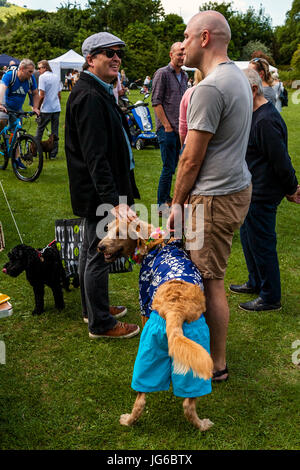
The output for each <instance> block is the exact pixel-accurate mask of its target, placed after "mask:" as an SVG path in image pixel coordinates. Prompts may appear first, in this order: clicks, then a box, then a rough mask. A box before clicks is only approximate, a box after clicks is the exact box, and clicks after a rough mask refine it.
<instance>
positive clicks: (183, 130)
mask: <svg viewBox="0 0 300 470" xmlns="http://www.w3.org/2000/svg"><path fill="white" fill-rule="evenodd" d="M194 89H195V86H193V87H191V88H188V89H187V90H186V92H185V93H184V95H183V97H182V98H181V102H180V108H179V135H182V136H184V139H185V138H186V135H187V131H188V127H187V120H186V115H187V108H188V104H189V101H190V97H191V94H192V92H193V91H194Z"/></svg>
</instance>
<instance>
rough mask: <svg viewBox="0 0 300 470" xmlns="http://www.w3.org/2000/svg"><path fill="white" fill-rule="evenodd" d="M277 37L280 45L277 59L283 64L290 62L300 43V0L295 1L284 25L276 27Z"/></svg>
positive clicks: (277, 42)
mask: <svg viewBox="0 0 300 470" xmlns="http://www.w3.org/2000/svg"><path fill="white" fill-rule="evenodd" d="M275 38H276V44H277V46H278V51H277V54H276V59H278V60H279V61H280V63H281V64H289V63H290V62H291V59H292V56H293V53H294V52H295V51H296V50H297V47H298V44H299V43H300V0H294V1H293V3H292V8H291V9H290V10H289V11H288V12H287V14H286V20H285V24H284V26H279V27H278V28H276V31H275Z"/></svg>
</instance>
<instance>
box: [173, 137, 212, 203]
mask: <svg viewBox="0 0 300 470" xmlns="http://www.w3.org/2000/svg"><path fill="white" fill-rule="evenodd" d="M212 136H213V134H211V133H210V132H203V131H196V130H190V131H189V132H188V137H187V141H186V146H185V148H184V151H183V153H182V155H181V157H180V160H179V165H178V172H177V177H176V184H175V190H174V196H173V204H179V205H183V204H184V202H185V200H186V198H187V196H188V195H189V193H190V191H191V189H192V188H193V186H194V184H195V181H196V179H197V176H198V174H199V171H200V168H201V165H202V163H203V160H204V158H205V155H206V150H207V146H208V143H209V141H210V139H211V138H212Z"/></svg>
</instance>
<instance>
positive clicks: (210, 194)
mask: <svg viewBox="0 0 300 470" xmlns="http://www.w3.org/2000/svg"><path fill="white" fill-rule="evenodd" d="M184 36H185V40H184V42H183V43H182V46H183V51H184V54H185V59H184V64H185V65H187V66H188V67H196V68H198V69H200V70H201V72H202V74H203V76H204V79H203V80H202V81H201V82H200V83H199V84H198V85H197V87H196V88H195V91H194V92H193V94H192V96H191V100H190V103H189V107H188V114H187V120H188V135H187V140H186V146H185V149H184V151H183V153H182V155H181V157H180V163H179V167H178V173H177V179H176V184H175V191H174V196H173V204H174V205H173V206H172V209H171V215H170V217H169V220H168V226H169V227H170V228H176V227H174V225H175V223H174V221H175V220H176V221H177V220H179V219H178V217H180V216H181V212H182V207H183V205H184V202H185V201H186V199H187V198H189V204H190V207H191V210H190V211H189V220H188V222H189V227H190V228H191V229H192V231H193V233H194V234H195V235H193V236H192V235H189V234H187V249H190V254H191V258H192V260H193V261H194V263H195V264H196V265H197V266H198V268H199V270H200V272H201V273H202V275H203V281H204V290H205V295H206V313H205V317H206V321H207V323H208V325H209V328H210V335H211V341H210V343H211V355H212V358H213V361H214V377H213V380H214V381H219V382H220V381H224V380H227V379H228V368H227V363H226V339H227V328H228V322H229V307H228V303H227V299H226V293H225V287H224V276H225V271H226V267H227V262H228V258H229V254H230V250H231V244H232V238H233V233H234V231H235V230H236V229H238V228H239V227H240V226H241V224H242V223H243V221H244V218H245V217H246V214H247V211H248V208H249V204H250V199H251V174H250V173H249V171H248V167H247V164H246V161H245V155H246V150H247V144H248V138H249V132H250V127H251V118H252V106H253V103H252V95H251V89H250V86H249V83H248V81H247V80H246V79H245V75H244V74H243V73H242V72H241V71H240V70H239V69H238V67H237V66H236V65H235V64H234V63H233V62H232V61H231V60H230V59H229V58H228V55H227V48H228V44H229V41H230V38H231V32H230V27H229V25H228V23H227V21H226V19H225V18H224V16H223V15H221V14H220V13H218V12H215V11H205V12H201V13H199V14H197V15H195V16H194V17H193V18H192V19H191V20H190V22H189V23H188V25H187V27H186V30H185V33H184ZM199 207H201V209H203V212H202V214H204V216H203V215H202V218H201V217H200V219H199V213H200V214H201V211H200V212H199V211H198V212H197V210H198V209H199ZM196 226H197V227H198V229H197V230H195V227H196ZM199 227H200V230H199ZM203 235H204V237H203ZM201 237H202V238H201Z"/></svg>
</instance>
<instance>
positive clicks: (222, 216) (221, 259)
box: [186, 185, 252, 279]
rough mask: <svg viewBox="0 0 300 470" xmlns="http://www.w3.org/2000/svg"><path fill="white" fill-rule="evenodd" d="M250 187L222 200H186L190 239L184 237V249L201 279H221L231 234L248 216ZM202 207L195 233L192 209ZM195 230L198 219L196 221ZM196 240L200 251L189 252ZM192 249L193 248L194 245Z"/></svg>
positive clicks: (227, 256) (200, 197) (223, 197)
mask: <svg viewBox="0 0 300 470" xmlns="http://www.w3.org/2000/svg"><path fill="white" fill-rule="evenodd" d="M251 194H252V185H250V186H249V187H248V188H246V189H244V190H243V191H240V192H238V193H233V194H228V195H224V196H190V199H189V204H190V205H191V206H192V207H191V209H192V210H191V212H190V216H189V219H190V220H189V224H191V228H192V230H193V232H194V234H195V235H194V238H190V237H191V235H189V233H187V237H186V238H187V249H188V250H189V251H190V256H191V259H192V261H193V262H194V263H195V264H196V266H197V267H198V269H199V270H200V272H201V274H202V276H203V278H204V279H224V276H225V272H226V268H227V263H228V258H229V255H230V251H231V245H232V238H233V234H234V231H235V230H237V229H238V228H239V227H240V226H241V225H242V223H243V222H244V219H245V217H246V215H247V213H248V209H249V204H250V201H251ZM199 204H203V209H202V210H203V212H202V214H203V218H202V223H201V227H202V229H201V230H200V231H199V229H197V230H196V215H195V214H196V208H197V206H198V205H199ZM198 227H199V219H198ZM198 237H199V240H200V239H201V240H200V247H201V246H202V248H200V249H192V247H193V243H190V242H191V241H195V238H198ZM194 246H195V245H194Z"/></svg>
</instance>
